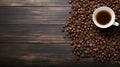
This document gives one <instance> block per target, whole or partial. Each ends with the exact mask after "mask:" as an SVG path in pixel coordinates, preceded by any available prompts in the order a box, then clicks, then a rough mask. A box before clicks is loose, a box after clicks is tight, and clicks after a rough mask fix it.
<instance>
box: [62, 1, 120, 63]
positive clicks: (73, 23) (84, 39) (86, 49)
mask: <svg viewBox="0 0 120 67" xmlns="http://www.w3.org/2000/svg"><path fill="white" fill-rule="evenodd" d="M69 4H71V9H72V10H71V11H70V12H69V14H70V16H69V17H68V18H67V22H66V24H65V25H64V27H63V29H62V31H63V32H65V33H66V37H67V38H69V40H70V41H71V43H70V44H71V46H72V47H73V51H72V52H73V54H74V55H75V56H77V57H79V58H94V59H95V61H99V62H110V61H111V60H113V61H115V63H117V64H120V26H119V27H114V26H112V27H110V28H108V29H100V28H97V27H96V26H95V24H94V23H93V21H92V14H93V12H94V10H95V9H96V8H98V7H101V6H108V7H110V8H112V9H113V10H114V11H115V14H116V19H115V20H116V21H118V22H120V0H69Z"/></svg>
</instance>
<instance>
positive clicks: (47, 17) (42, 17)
mask: <svg viewBox="0 0 120 67" xmlns="http://www.w3.org/2000/svg"><path fill="white" fill-rule="evenodd" d="M0 8H1V10H0V24H63V23H65V20H66V18H67V17H68V15H69V14H68V12H69V11H70V8H69V7H0Z"/></svg>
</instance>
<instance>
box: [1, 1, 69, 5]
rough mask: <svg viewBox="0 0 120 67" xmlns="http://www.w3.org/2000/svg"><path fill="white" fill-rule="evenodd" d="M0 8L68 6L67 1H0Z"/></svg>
mask: <svg viewBox="0 0 120 67" xmlns="http://www.w3.org/2000/svg"><path fill="white" fill-rule="evenodd" d="M0 6H69V4H68V0H1V2H0Z"/></svg>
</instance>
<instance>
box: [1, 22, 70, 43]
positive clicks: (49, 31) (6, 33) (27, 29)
mask: <svg viewBox="0 0 120 67" xmlns="http://www.w3.org/2000/svg"><path fill="white" fill-rule="evenodd" d="M62 26H63V25H62V24H61V25H60V24H27V25H26V24H25V25H24V24H19V25H17V24H1V25H0V31H1V33H0V42H29V43H32V42H33V43H68V40H67V39H64V38H63V37H64V35H63V34H64V33H63V32H61V29H62Z"/></svg>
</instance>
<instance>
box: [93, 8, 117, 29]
mask: <svg viewBox="0 0 120 67" xmlns="http://www.w3.org/2000/svg"><path fill="white" fill-rule="evenodd" d="M100 11H107V12H108V13H109V14H110V15H111V20H110V21H109V22H108V23H107V24H105V25H101V24H99V23H98V21H97V19H96V15H97V14H98V13H99V12H100ZM92 19H93V22H94V24H95V25H96V26H97V27H99V28H108V27H110V26H112V25H114V26H119V23H118V22H115V13H114V11H113V10H112V9H111V8H109V7H106V6H102V7H99V8H97V9H96V10H95V11H94V13H93V15H92Z"/></svg>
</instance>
